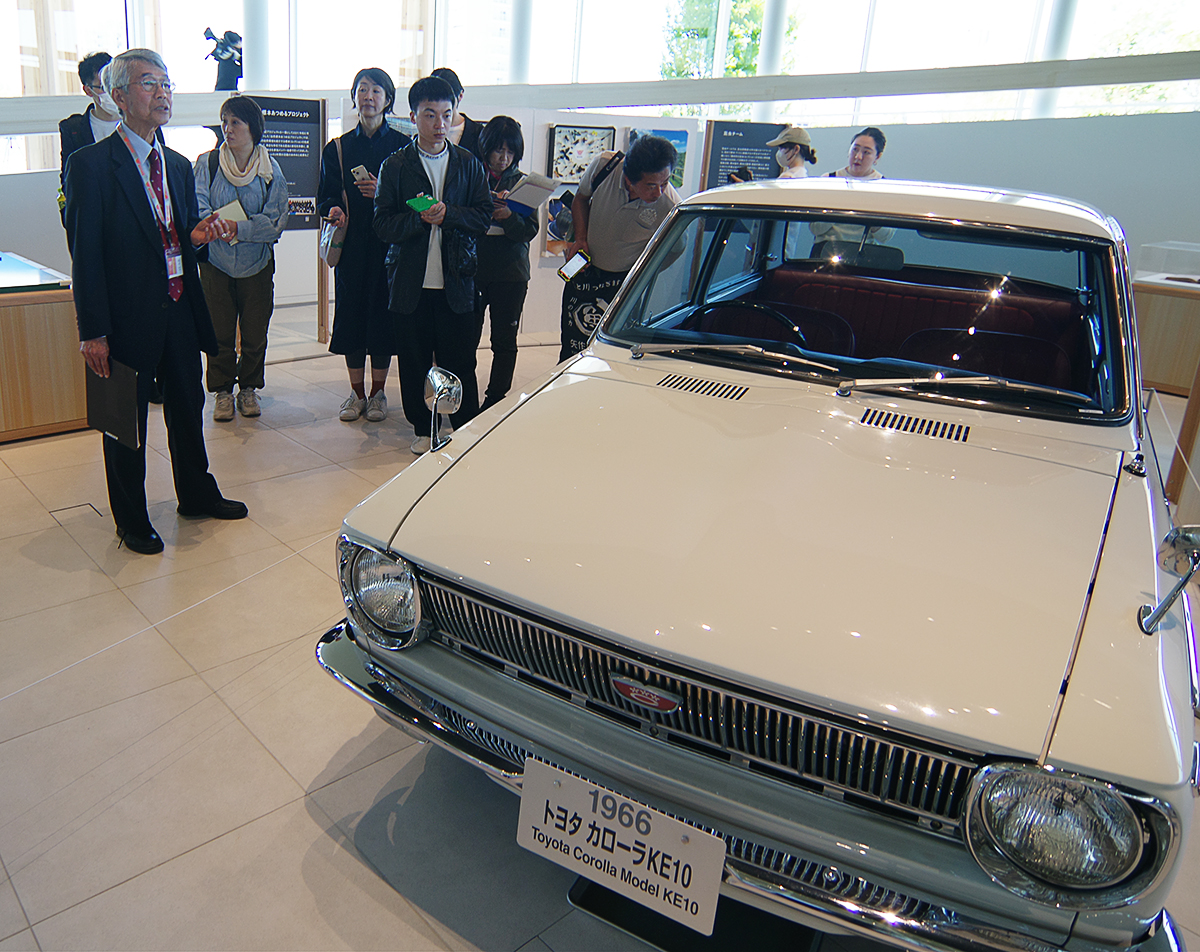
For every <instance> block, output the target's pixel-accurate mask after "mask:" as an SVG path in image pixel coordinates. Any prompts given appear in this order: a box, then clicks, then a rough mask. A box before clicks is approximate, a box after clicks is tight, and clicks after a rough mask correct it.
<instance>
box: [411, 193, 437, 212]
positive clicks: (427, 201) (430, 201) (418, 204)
mask: <svg viewBox="0 0 1200 952" xmlns="http://www.w3.org/2000/svg"><path fill="white" fill-rule="evenodd" d="M405 204H406V205H407V206H408V207H409V208H411V209H412V210H413V211H414V212H423V211H425V210H426V209H428V208H433V206H434V205H436V204H437V199H436V198H434V197H433V196H432V195H425V194H424V193H422V194H420V195H418V196H417V197H416V198H410V199H409V200H408V201H407V202H405Z"/></svg>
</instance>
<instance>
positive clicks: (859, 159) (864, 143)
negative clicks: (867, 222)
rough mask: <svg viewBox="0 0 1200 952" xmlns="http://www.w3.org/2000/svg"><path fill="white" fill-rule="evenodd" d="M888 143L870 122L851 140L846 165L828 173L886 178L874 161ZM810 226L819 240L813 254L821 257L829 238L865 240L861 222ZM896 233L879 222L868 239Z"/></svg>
mask: <svg viewBox="0 0 1200 952" xmlns="http://www.w3.org/2000/svg"><path fill="white" fill-rule="evenodd" d="M886 145H887V137H886V136H885V135H884V134H883V132H882V130H880V129H876V128H875V127H874V126H867V128H865V129H863V131H862V132H860V133H859V134H858V135H856V136H855V137H854V139H853V141H852V142H851V143H850V157H849V161H848V162H847V163H846V167H845V168H843V169H838V170H837V171H836V172H830V173H828V175H827V176H826V177H827V178H847V179H852V180H854V181H856V182H872V181H874V180H875V179H881V178H883V174H882V173H881V172H880V171H879V170H878V169H877V168H875V163H876V162H878V161H879V157H880V156H881V155H883V149H884V146H886ZM808 227H809V230H810V231H811V232H812V233H813V235H814V237H815V238H816V244H815V245H814V246H813V250H812V253H811V254H812V256H813V257H822V251H823V249H822V248H821V247H820V246H821V245H822V244H824V243H825V242H827V241H854V242H859V243H862V242H863V229H862V226H861V225H848V224H844V223H834V222H828V221H814V222H810V223H809V226H808ZM893 234H895V231H894V230H893V229H891V228H881V227H879V226H878V225H877V226H875V227H872V228H869V229H867V236H866V242H865V243H866V244H872V245H882V244H884V243H885V242H886V241H888V240H889V239H890V238H891V237H892V235H893Z"/></svg>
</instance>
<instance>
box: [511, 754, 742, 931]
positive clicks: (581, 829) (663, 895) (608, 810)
mask: <svg viewBox="0 0 1200 952" xmlns="http://www.w3.org/2000/svg"><path fill="white" fill-rule="evenodd" d="M517 842H518V843H519V844H520V845H521V846H523V847H525V848H526V849H527V850H532V851H533V852H535V853H537V854H538V855H540V856H544V857H545V858H546V859H549V860H553V861H554V862H555V863H558V864H559V865H560V866H565V867H566V868H567V869H569V870H571V871H573V872H575V873H577V874H579V875H581V876H584V877H586V878H587V879H590V880H592V881H593V882H597V883H600V884H601V885H603V886H607V887H608V888H609V889H611V890H613V891H614V892H617V893H620V894H621V895H623V896H626V897H628V898H629V899H633V900H634V901H636V902H640V903H641V904H642V905H644V906H646V907H648V908H650V909H653V910H655V911H656V912H661V913H662V914H663V915H664V916H668V917H669V918H671V919H674V920H675V921H676V922H681V923H683V924H684V925H686V926H689V927H691V928H693V929H695V930H696V931H697V932H700V933H702V934H704V935H711V934H712V927H713V917H714V916H715V915H716V911H717V894H718V892H719V890H720V887H721V871H722V869H723V867H724V863H725V841H724V840H722V839H721V838H720V837H719V836H714V835H713V834H711V833H708V832H706V831H704V830H700V829H697V828H696V827H694V826H690V825H689V824H687V823H683V822H682V821H680V820H676V819H675V818H674V817H670V816H667V815H666V814H665V813H662V812H660V811H658V810H655V809H654V808H653V807H648V806H646V805H645V804H644V803H639V802H637V801H636V800H630V799H629V798H628V797H624V796H621V794H619V793H617V792H615V791H613V790H608V789H606V788H604V787H601V786H598V785H596V784H594V783H588V782H587V781H586V780H581V779H580V778H579V777H576V776H575V775H574V774H569V773H567V772H565V771H563V770H559V769H557V768H556V767H551V766H549V765H548V764H544V763H542V762H541V761H537V760H526V761H525V779H524V785H523V787H522V792H521V819H520V820H519V822H518V826H517Z"/></svg>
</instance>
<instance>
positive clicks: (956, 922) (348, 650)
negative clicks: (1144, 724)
mask: <svg viewBox="0 0 1200 952" xmlns="http://www.w3.org/2000/svg"><path fill="white" fill-rule="evenodd" d="M316 654H317V661H318V663H319V664H320V665H321V667H323V668H324V669H325V670H326V671H327V672H328V673H329V674H330V675H331V676H332V677H333V678H334V679H335V680H337V681H339V682H340V683H341V684H342V685H343V686H344V687H346V688H348V689H349V690H350V691H353V692H354V693H355V694H357V695H358V696H359V697H361V698H362V699H363V700H365V701H367V702H368V703H370V704H372V705H373V706H374V707H375V709H376V711H377V712H378V713H379V714H380V715H381V716H382V717H383V718H384V719H385V720H387V721H388V722H389V723H391V724H393V725H394V726H396V727H398V728H400V729H401V730H403V731H405V732H406V733H408V734H410V735H411V736H413V737H415V738H416V739H418V740H421V741H430V742H432V743H434V744H437V745H438V746H439V747H441V748H443V749H444V750H446V751H448V752H449V753H451V754H453V755H455V756H456V757H459V758H461V759H462V760H465V761H467V762H468V763H470V764H471V765H472V766H474V767H477V768H478V769H480V770H482V771H484V773H486V774H487V775H488V776H489V777H491V778H492V779H493V780H495V781H497V782H499V783H500V784H502V785H504V786H506V787H508V788H510V789H511V790H513V791H514V792H517V793H519V792H520V789H521V780H522V775H521V772H520V770H518V769H515V768H514V766H513V764H512V761H511V759H510V758H506V757H505V756H503V755H502V754H501V753H500V752H498V751H497V749H495V748H494V747H493V748H489V746H488V744H487V743H486V742H484V741H482V740H480V738H477V737H472V736H470V733H469V732H468V733H467V735H466V736H464V733H463V732H462V731H461V730H460V729H456V728H455V727H453V726H451V725H449V724H448V723H447V722H446V718H445V716H444V714H445V708H444V707H443V706H442V705H441V704H440V702H436V701H434V700H433V699H431V698H429V697H428V696H426V695H424V694H423V693H422V692H420V691H418V690H416V689H415V688H412V687H410V686H408V685H406V684H404V682H403V681H401V680H400V679H399V678H396V677H394V676H392V675H389V674H388V673H387V672H385V671H383V670H382V669H376V670H375V671H374V672H370V671H368V668H367V665H368V664H371V662H370V661H368V660H367V656H366V654H365V653H364V652H362V651H361V650H360V649H359V648H358V647H357V646H356V645H355V644H354V643H353V641H352V640H351V637H350V634H349V625H348V623H347V622H346V621H342V622H341V623H340V624H338V625H336V626H334V627H333V628H331V629H330V630H329V631H328V632H326V633H325V635H324V636H322V638H321V640H320V641H319V642H318V644H317V651H316ZM439 708H440V710H439ZM460 727H461V725H460ZM470 727H472V728H473V727H474V724H473V723H471V724H470ZM512 749H514V750H516V749H517V748H516V747H515V745H513V748H512ZM714 832H719V831H714ZM721 891H722V893H724V894H727V895H729V896H730V897H731V898H738V899H740V900H741V901H743V902H748V903H750V904H751V905H755V906H757V907H759V908H765V909H769V910H771V911H775V912H776V913H777V914H779V915H782V916H784V917H789V918H798V919H802V920H816V921H817V922H819V923H827V924H828V925H829V926H830V927H831V929H832V930H834V931H842V932H851V933H854V934H856V935H861V936H863V937H865V938H868V939H872V940H874V941H877V942H883V943H886V944H888V945H893V946H897V947H899V948H904V949H911V950H913V952H1052V950H1055V949H1058V948H1060V947H1059V946H1057V945H1053V944H1051V943H1047V942H1045V941H1043V940H1041V939H1038V938H1036V937H1031V936H1027V935H1024V934H1022V933H1019V932H1016V931H1013V930H1009V929H1003V928H997V927H995V926H993V925H990V924H988V923H985V922H979V921H974V920H972V919H970V918H967V917H964V916H960V915H958V914H957V913H955V912H953V911H952V910H948V909H944V908H937V907H930V908H929V909H928V910H927V911H926V912H925V913H924V914H922V915H921V916H918V917H902V916H898V915H895V914H893V913H889V912H885V911H881V910H878V909H873V908H870V907H868V906H866V905H863V904H860V903H856V902H854V901H850V900H847V899H845V898H843V897H841V896H836V895H832V894H830V893H828V892H825V891H824V890H822V889H820V888H819V887H817V886H808V885H806V884H804V883H800V882H797V881H795V880H791V881H789V882H788V883H787V884H786V885H784V884H781V883H778V882H774V881H772V880H770V879H768V878H766V877H763V876H759V875H755V874H754V873H753V872H751V871H749V870H747V869H746V868H745V867H744V866H743V865H742V864H738V863H736V861H733V860H730V859H727V860H726V864H725V873H724V880H723V883H722V887H721ZM789 913H791V914H792V915H791V916H789ZM1062 948H1065V949H1067V950H1072V952H1115V950H1116V949H1117V948H1118V947H1115V946H1108V945H1099V944H1093V943H1088V942H1079V941H1068V942H1067V943H1066V945H1065V946H1063V947H1062ZM1120 948H1121V949H1122V950H1129V952H1134V950H1137V952H1182V950H1183V948H1184V946H1183V943H1182V941H1181V940H1180V938H1179V936H1178V934H1177V931H1176V928H1175V924H1174V921H1173V920H1172V919H1171V917H1170V915H1169V914H1168V913H1167V911H1166V910H1165V909H1164V910H1163V911H1162V912H1161V913H1160V914H1159V915H1158V917H1157V918H1156V919H1155V920H1154V922H1153V923H1152V924H1151V926H1150V928H1149V929H1148V930H1147V933H1146V935H1145V936H1144V937H1143V940H1142V941H1141V942H1140V943H1138V944H1134V945H1131V946H1123V947H1120Z"/></svg>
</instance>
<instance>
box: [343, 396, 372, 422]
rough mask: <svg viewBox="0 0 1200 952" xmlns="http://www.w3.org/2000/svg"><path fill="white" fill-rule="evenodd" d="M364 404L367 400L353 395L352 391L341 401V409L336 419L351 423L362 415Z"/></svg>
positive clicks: (365, 404)
mask: <svg viewBox="0 0 1200 952" xmlns="http://www.w3.org/2000/svg"><path fill="white" fill-rule="evenodd" d="M366 406H367V401H366V400H365V399H363V398H362V397H359V396H355V395H354V394H353V393H352V394H350V396H348V397H347V398H346V399H345V400H343V401H342V409H341V410H339V411H338V419H339V420H341V421H343V422H344V423H353V422H354V421H355V420H357V419H358V418H359V417H360V416H362V412H363V410H364V409H366Z"/></svg>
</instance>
